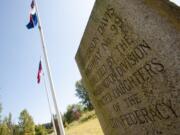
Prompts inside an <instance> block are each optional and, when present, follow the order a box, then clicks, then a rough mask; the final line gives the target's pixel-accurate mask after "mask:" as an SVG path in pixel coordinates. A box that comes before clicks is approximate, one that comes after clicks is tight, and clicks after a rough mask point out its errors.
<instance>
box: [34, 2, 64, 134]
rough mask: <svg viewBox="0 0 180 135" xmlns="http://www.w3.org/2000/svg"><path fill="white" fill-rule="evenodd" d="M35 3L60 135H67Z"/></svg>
mask: <svg viewBox="0 0 180 135" xmlns="http://www.w3.org/2000/svg"><path fill="white" fill-rule="evenodd" d="M34 2H35V7H36V12H37V18H38V28H39V32H40V37H41V42H42V50H43V55H44V59H45V65H46V69H47V75H48V79H49V83H50V90H51V94H52V98H53V101H54V102H53V103H54V107H55V111H56V115H57V121H58V126H59V130H60V135H65V131H64V126H63V122H62V117H61V115H60V113H59V110H58V105H57V99H56V93H55V90H54V84H53V81H52V75H51V72H50V66H49V62H48V57H47V50H46V45H45V41H44V35H43V30H42V27H41V20H40V17H39V13H38V6H37V2H36V1H35V0H34Z"/></svg>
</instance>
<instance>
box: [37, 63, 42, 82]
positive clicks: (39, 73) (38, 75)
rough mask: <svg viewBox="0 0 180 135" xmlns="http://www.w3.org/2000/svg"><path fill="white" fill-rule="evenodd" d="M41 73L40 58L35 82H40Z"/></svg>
mask: <svg viewBox="0 0 180 135" xmlns="http://www.w3.org/2000/svg"><path fill="white" fill-rule="evenodd" d="M41 74H42V64H41V60H40V62H39V69H38V74H37V83H40V81H41Z"/></svg>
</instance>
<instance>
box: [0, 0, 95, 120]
mask: <svg viewBox="0 0 180 135" xmlns="http://www.w3.org/2000/svg"><path fill="white" fill-rule="evenodd" d="M37 2H38V6H39V14H40V17H41V22H42V28H43V30H44V36H45V41H46V44H47V51H48V57H49V63H50V66H51V72H52V78H53V81H54V86H55V91H56V94H57V101H58V106H59V110H60V111H61V112H65V111H66V107H67V105H69V104H73V103H78V102H79V99H78V98H77V97H76V96H75V83H76V81H78V80H80V79H81V76H80V73H79V70H78V68H77V65H76V62H75V54H76V52H77V49H78V46H79V43H80V40H81V38H82V35H83V32H84V29H85V27H86V24H87V21H88V18H89V15H90V13H91V10H92V7H93V4H94V0H64V1H62V0H37ZM30 3H31V0H16V1H15V0H13V1H10V0H1V8H0V12H1V14H2V16H1V19H2V20H3V21H0V26H1V28H0V29H1V30H0V63H1V65H0V69H1V70H0V76H1V77H0V102H1V103H2V107H3V112H2V115H3V117H4V116H7V115H8V113H9V112H11V113H12V115H13V121H14V122H15V123H17V122H18V117H19V114H20V112H21V111H22V110H23V109H27V110H28V112H29V113H30V114H31V115H32V117H33V119H34V121H35V122H36V123H44V122H48V121H50V113H49V109H48V102H47V98H46V93H45V89H44V84H43V82H41V83H40V84H37V83H36V82H37V79H36V76H37V70H38V64H39V60H40V57H41V56H43V55H42V49H41V41H40V36H39V31H38V28H37V27H36V28H35V29H31V30H27V29H26V24H27V23H28V21H29V11H30ZM43 64H44V63H43ZM43 66H44V65H43ZM43 69H45V67H43Z"/></svg>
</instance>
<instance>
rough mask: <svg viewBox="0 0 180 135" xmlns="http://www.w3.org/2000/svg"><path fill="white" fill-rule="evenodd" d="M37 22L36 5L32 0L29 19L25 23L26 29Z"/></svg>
mask: <svg viewBox="0 0 180 135" xmlns="http://www.w3.org/2000/svg"><path fill="white" fill-rule="evenodd" d="M37 23H38V18H37V15H36V7H35V2H34V0H32V2H31V10H30V20H29V23H28V24H27V25H26V27H27V28H28V29H31V28H34V27H35V26H36V25H37Z"/></svg>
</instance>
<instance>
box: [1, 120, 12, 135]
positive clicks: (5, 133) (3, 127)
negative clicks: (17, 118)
mask: <svg viewBox="0 0 180 135" xmlns="http://www.w3.org/2000/svg"><path fill="white" fill-rule="evenodd" d="M0 135H11V131H10V129H9V128H8V125H7V123H5V122H3V123H2V124H1V125H0Z"/></svg>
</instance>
